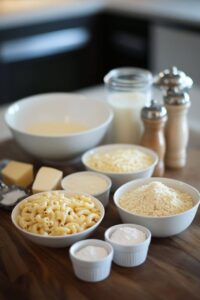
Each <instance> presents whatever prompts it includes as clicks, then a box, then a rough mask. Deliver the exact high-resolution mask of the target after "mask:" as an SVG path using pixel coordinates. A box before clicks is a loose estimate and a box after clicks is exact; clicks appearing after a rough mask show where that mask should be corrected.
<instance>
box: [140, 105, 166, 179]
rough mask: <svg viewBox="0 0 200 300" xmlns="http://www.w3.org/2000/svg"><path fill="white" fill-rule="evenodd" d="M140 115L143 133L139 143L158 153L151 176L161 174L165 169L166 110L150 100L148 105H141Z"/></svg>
mask: <svg viewBox="0 0 200 300" xmlns="http://www.w3.org/2000/svg"><path fill="white" fill-rule="evenodd" d="M141 117H142V120H143V123H144V133H143V136H142V139H141V144H142V145H143V146H145V147H148V148H150V149H152V150H154V151H155V152H156V153H157V154H158V157H159V160H158V163H157V165H156V167H155V170H154V174H153V176H156V177H158V176H163V174H164V170H165V167H164V156H165V137H164V126H165V123H166V120H167V110H166V108H165V107H164V106H163V105H160V104H158V103H157V102H156V101H154V100H152V101H151V105H150V106H145V107H143V109H142V112H141Z"/></svg>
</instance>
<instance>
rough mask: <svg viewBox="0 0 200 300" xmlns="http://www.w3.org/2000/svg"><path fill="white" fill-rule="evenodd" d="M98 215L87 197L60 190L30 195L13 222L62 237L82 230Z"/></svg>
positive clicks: (34, 231)
mask: <svg viewBox="0 0 200 300" xmlns="http://www.w3.org/2000/svg"><path fill="white" fill-rule="evenodd" d="M100 216H101V214H100V210H99V208H98V207H96V205H95V203H94V201H93V199H92V198H91V197H90V196H85V195H75V196H68V195H66V194H65V192H64V191H63V192H58V191H55V192H45V193H42V194H38V195H34V196H32V197H31V198H29V199H27V200H26V201H24V202H22V203H21V205H20V206H19V214H18V216H17V223H18V225H19V226H20V227H21V228H23V229H24V230H26V231H28V232H31V233H36V234H40V235H46V236H59V235H61V236H62V235H70V234H73V233H78V232H81V231H84V230H86V229H87V228H89V227H91V226H93V225H94V224H95V223H96V222H97V221H98V220H99V218H100Z"/></svg>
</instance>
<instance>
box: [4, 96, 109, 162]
mask: <svg viewBox="0 0 200 300" xmlns="http://www.w3.org/2000/svg"><path fill="white" fill-rule="evenodd" d="M112 118H113V113H112V111H111V109H110V108H109V106H108V105H107V104H106V103H103V102H101V101H92V99H88V98H86V97H84V96H81V95H76V94H68V93H50V94H41V95H36V96H31V97H27V98H24V99H22V100H19V101H17V102H15V103H14V104H12V105H10V106H9V108H8V110H7V111H6V114H5V121H6V124H7V126H8V127H9V128H10V130H11V132H12V134H13V137H14V138H15V140H16V141H17V143H18V144H19V145H20V146H21V147H22V148H23V149H24V150H25V151H27V152H28V153H29V154H31V155H33V156H35V157H37V158H39V159H41V160H53V161H58V160H66V159H70V158H72V157H75V156H78V155H79V154H81V153H83V152H84V151H86V150H87V149H90V148H92V147H94V146H96V145H97V144H99V143H100V141H101V140H102V139H103V137H104V135H105V133H106V131H107V129H108V127H109V125H110V123H111V121H112ZM68 120H69V121H73V122H79V123H82V124H85V125H86V126H87V129H86V130H85V131H82V132H77V133H70V134H62V135H58V134H57V135H44V134H43V135H37V134H35V133H34V134H33V133H30V132H28V128H30V126H33V125H34V124H38V123H41V122H66V121H68Z"/></svg>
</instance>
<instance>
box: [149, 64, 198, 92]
mask: <svg viewBox="0 0 200 300" xmlns="http://www.w3.org/2000/svg"><path fill="white" fill-rule="evenodd" d="M154 84H155V85H156V86H159V87H160V88H166V89H168V88H173V87H179V89H181V90H184V89H186V90H189V89H190V88H191V87H192V85H193V81H192V79H191V78H190V77H189V76H187V75H186V74H185V73H184V72H183V71H180V70H178V69H177V67H172V68H170V69H166V70H164V71H162V72H160V73H159V74H158V75H157V76H156V77H155V78H154Z"/></svg>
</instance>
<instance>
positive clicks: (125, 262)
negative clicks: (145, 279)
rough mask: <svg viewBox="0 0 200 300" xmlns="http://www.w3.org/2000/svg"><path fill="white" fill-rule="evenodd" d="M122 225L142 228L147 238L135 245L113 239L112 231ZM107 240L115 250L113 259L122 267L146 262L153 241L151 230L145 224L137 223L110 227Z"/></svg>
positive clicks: (123, 225)
mask: <svg viewBox="0 0 200 300" xmlns="http://www.w3.org/2000/svg"><path fill="white" fill-rule="evenodd" d="M122 227H133V228H137V229H138V230H141V231H143V232H144V233H145V235H146V240H145V241H144V242H142V243H139V244H135V245H121V244H118V243H116V242H113V241H112V240H111V238H110V237H111V235H112V233H113V232H114V231H115V230H116V229H119V228H122ZM105 240H106V241H107V242H108V243H110V244H111V245H112V247H113V250H114V256H113V261H114V262H115V263H116V264H117V265H119V266H122V267H136V266H139V265H141V264H142V263H144V262H145V260H146V258H147V253H148V249H149V244H150V241H151V232H150V231H149V230H148V229H147V228H146V227H143V226H140V225H136V224H119V225H115V226H112V227H110V228H108V229H107V230H106V232H105Z"/></svg>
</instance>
